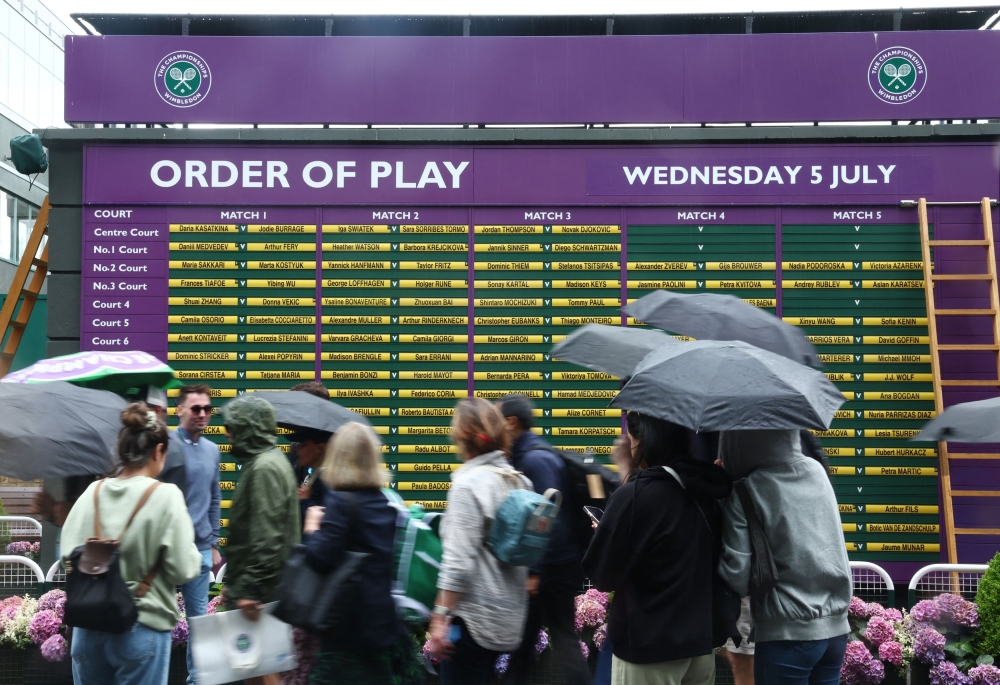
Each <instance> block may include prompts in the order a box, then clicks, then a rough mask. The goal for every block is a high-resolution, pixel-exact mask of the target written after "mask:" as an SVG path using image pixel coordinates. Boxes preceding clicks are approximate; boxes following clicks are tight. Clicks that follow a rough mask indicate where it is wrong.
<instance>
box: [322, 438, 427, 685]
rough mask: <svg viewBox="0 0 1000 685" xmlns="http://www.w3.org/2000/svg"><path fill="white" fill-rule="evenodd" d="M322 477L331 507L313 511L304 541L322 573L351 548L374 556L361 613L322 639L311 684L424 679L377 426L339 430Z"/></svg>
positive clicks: (327, 504)
mask: <svg viewBox="0 0 1000 685" xmlns="http://www.w3.org/2000/svg"><path fill="white" fill-rule="evenodd" d="M323 466H324V470H323V472H322V477H323V479H324V480H325V481H326V484H327V485H328V486H329V488H330V490H328V491H327V494H326V499H325V500H324V504H325V506H324V507H311V508H310V509H309V510H308V511H307V512H306V523H305V529H304V531H303V543H304V544H305V546H306V551H307V555H308V561H309V564H310V565H311V566H312V567H313V568H314V569H316V570H317V571H319V572H322V573H328V572H330V571H332V570H333V569H335V568H337V566H338V565H339V564H340V561H341V559H342V557H343V554H344V552H345V551H352V552H367V553H368V554H369V556H368V558H367V559H366V560H365V564H364V579H365V580H364V583H363V584H362V585H361V587H360V589H359V592H360V596H359V597H358V598H357V607H358V610H357V615H356V618H355V619H354V621H353V622H352V624H351V625H350V626H348V627H347V628H346V629H343V630H341V631H339V632H331V633H328V634H324V635H321V636H320V639H321V646H320V652H319V654H318V655H317V657H316V665H315V666H314V668H313V672H312V676H311V678H310V681H309V682H310V683H312V684H313V685H332V684H333V683H343V684H344V685H368V684H371V685H376V684H379V685H381V684H383V683H414V682H420V681H421V680H422V676H421V674H420V670H421V669H420V666H419V662H418V661H417V657H416V652H415V650H414V644H413V642H412V640H411V639H410V637H409V636H408V635H407V634H406V632H405V630H404V627H403V624H402V622H401V621H400V619H399V618H398V616H397V614H396V606H395V602H394V601H393V598H392V594H391V589H392V566H393V551H394V540H395V535H396V510H395V509H394V508H393V507H391V506H390V505H389V500H388V499H386V496H385V495H384V494H383V493H382V491H381V487H382V483H383V482H384V480H385V478H386V475H385V464H384V462H383V461H382V456H381V454H380V451H379V442H378V438H377V437H375V434H374V433H373V432H372V430H371V428H369V427H367V426H363V425H361V424H360V423H354V422H351V423H347V424H345V425H344V426H342V427H341V428H340V429H339V430H338V431H337V433H336V439H335V440H334V441H333V442H332V443H330V448H329V450H328V451H327V454H326V459H325V461H324V464H323Z"/></svg>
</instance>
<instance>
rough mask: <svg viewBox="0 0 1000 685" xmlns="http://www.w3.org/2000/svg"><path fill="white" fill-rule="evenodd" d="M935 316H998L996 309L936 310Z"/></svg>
mask: <svg viewBox="0 0 1000 685" xmlns="http://www.w3.org/2000/svg"><path fill="white" fill-rule="evenodd" d="M934 315H935V316H996V315H997V310H995V309H935V310H934Z"/></svg>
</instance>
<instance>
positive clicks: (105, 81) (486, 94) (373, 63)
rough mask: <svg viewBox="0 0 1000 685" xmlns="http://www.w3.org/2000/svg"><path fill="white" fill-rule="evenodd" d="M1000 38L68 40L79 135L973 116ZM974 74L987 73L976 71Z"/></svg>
mask: <svg viewBox="0 0 1000 685" xmlns="http://www.w3.org/2000/svg"><path fill="white" fill-rule="evenodd" d="M998 63H1000V35H998V34H997V33H996V32H992V31H928V32H906V33H893V32H885V33H818V34H817V33H812V34H760V35H742V34H740V35H686V36H571V37H566V36H547V37H466V38H459V37H396V36H392V37H390V36H378V37H352V36H337V37H216V36H213V37H208V36H67V37H66V96H65V103H66V104H65V117H66V121H70V122H164V121H166V122H212V123H259V124H309V123H343V124H470V123H471V124H480V123H490V124H559V123H576V124H579V123H682V122H686V123H701V122H748V121H759V122H766V121H861V120H873V119H875V120H886V119H970V118H971V119H976V118H988V117H995V116H996V113H997V111H1000V69H998V68H997V67H998ZM970 65H975V67H974V68H970Z"/></svg>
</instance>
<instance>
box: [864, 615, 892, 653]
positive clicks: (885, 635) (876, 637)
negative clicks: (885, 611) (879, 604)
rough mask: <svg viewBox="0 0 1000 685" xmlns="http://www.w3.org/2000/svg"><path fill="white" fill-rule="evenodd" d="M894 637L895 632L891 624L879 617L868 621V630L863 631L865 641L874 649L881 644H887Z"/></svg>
mask: <svg viewBox="0 0 1000 685" xmlns="http://www.w3.org/2000/svg"><path fill="white" fill-rule="evenodd" d="M895 637H896V631H895V629H894V628H893V627H892V624H891V623H889V622H888V621H886V620H885V619H884V618H883V617H881V616H874V617H872V619H871V620H870V621H868V628H867V629H866V630H865V639H866V640H868V642H870V643H871V644H872V645H874V646H875V647H878V646H880V645H881V644H882V643H883V642H888V641H890V640H892V639H893V638H895Z"/></svg>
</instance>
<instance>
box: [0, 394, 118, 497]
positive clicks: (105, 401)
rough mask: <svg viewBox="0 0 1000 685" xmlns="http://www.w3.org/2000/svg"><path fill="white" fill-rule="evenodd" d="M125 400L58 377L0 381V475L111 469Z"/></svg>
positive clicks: (70, 473) (69, 473) (23, 477)
mask: <svg viewBox="0 0 1000 685" xmlns="http://www.w3.org/2000/svg"><path fill="white" fill-rule="evenodd" d="M126 404H127V403H126V402H125V400H123V399H122V398H121V397H119V396H118V395H115V394H114V393H111V392H106V391H104V390H91V389H89V388H79V387H77V386H75V385H71V384H69V383H63V382H60V381H56V382H52V383H45V384H41V385H24V384H19V383H4V384H0V417H3V418H2V420H0V475H4V476H8V477H10V478H18V479H20V480H35V479H36V478H59V477H65V476H86V475H95V474H102V473H105V472H107V471H108V469H110V468H111V463H112V454H114V450H115V443H116V441H117V438H118V431H119V429H121V419H120V415H121V412H122V410H123V409H124V408H125V406H126Z"/></svg>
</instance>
